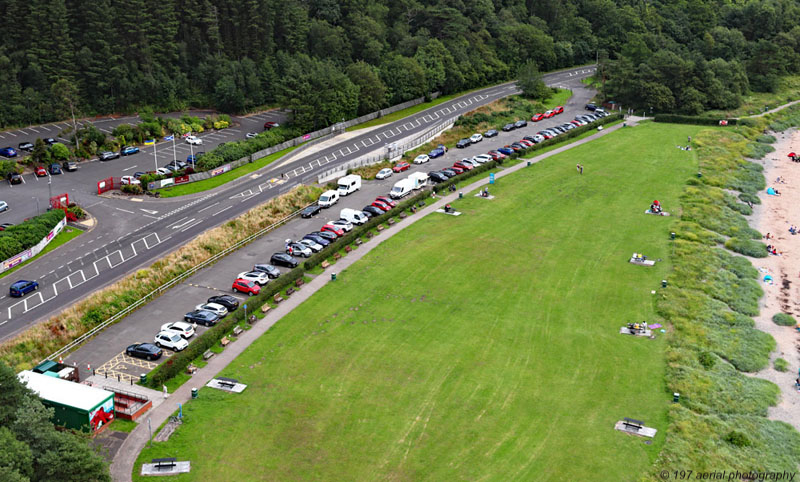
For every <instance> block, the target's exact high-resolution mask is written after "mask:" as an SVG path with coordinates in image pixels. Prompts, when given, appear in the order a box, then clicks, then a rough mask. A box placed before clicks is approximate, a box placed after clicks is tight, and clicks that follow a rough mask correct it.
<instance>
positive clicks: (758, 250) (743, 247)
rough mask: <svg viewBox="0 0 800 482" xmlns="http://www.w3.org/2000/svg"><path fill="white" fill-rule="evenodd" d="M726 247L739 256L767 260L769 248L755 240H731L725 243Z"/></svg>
mask: <svg viewBox="0 0 800 482" xmlns="http://www.w3.org/2000/svg"><path fill="white" fill-rule="evenodd" d="M725 247H726V248H728V249H730V250H731V251H734V252H736V253H739V254H743V255H745V256H751V257H753V258H766V257H767V255H768V253H767V246H766V245H765V244H764V243H762V242H761V241H756V240H753V239H742V238H730V239H728V240H727V241H725Z"/></svg>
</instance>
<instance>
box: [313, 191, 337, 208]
mask: <svg viewBox="0 0 800 482" xmlns="http://www.w3.org/2000/svg"><path fill="white" fill-rule="evenodd" d="M338 200H339V193H338V192H336V191H333V190H331V191H325V192H324V193H322V195H321V196H320V197H319V201H318V202H317V204H319V205H320V207H323V208H329V207H331V206H333V205H334V204H336V202H337V201H338Z"/></svg>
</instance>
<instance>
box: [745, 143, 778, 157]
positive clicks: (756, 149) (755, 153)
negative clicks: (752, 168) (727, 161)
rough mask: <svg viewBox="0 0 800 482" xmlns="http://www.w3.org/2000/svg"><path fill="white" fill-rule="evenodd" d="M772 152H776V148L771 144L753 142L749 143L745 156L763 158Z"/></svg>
mask: <svg viewBox="0 0 800 482" xmlns="http://www.w3.org/2000/svg"><path fill="white" fill-rule="evenodd" d="M770 152H775V148H774V147H772V146H771V145H769V144H762V143H760V142H753V143H750V144H748V145H747V151H745V156H747V157H750V158H753V159H763V158H764V156H766V155H767V154H769V153H770Z"/></svg>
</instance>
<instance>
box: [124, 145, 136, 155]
mask: <svg viewBox="0 0 800 482" xmlns="http://www.w3.org/2000/svg"><path fill="white" fill-rule="evenodd" d="M137 152H139V148H138V147H136V146H128V147H123V148H122V150H121V151H119V153H120V154H122V155H123V156H130V155H131V154H136V153H137Z"/></svg>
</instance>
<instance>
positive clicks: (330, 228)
mask: <svg viewBox="0 0 800 482" xmlns="http://www.w3.org/2000/svg"><path fill="white" fill-rule="evenodd" d="M319 230H320V231H322V232H329V233H333V234H335V235H336V236H339V237H342V236H344V229H342V228H340V227H338V226H334V225H333V224H326V225H324V226H322V227H321V228H320V229H319Z"/></svg>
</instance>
